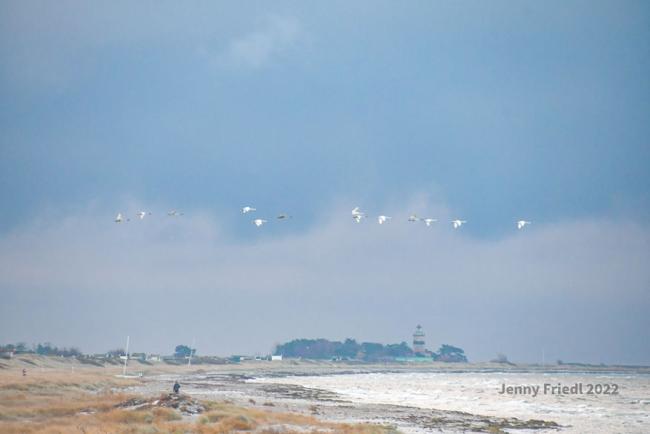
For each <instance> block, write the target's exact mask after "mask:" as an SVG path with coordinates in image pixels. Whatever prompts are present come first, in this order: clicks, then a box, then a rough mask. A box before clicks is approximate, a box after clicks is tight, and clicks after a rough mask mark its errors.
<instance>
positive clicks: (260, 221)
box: [253, 219, 266, 228]
mask: <svg viewBox="0 0 650 434" xmlns="http://www.w3.org/2000/svg"><path fill="white" fill-rule="evenodd" d="M264 223H266V220H264V219H255V220H253V224H254V225H255V226H257V227H258V228H259V227H260V226H262V225H263V224H264Z"/></svg>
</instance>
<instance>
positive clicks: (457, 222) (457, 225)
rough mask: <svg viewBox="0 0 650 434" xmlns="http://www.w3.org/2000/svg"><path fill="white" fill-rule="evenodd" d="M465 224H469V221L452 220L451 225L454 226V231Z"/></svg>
mask: <svg viewBox="0 0 650 434" xmlns="http://www.w3.org/2000/svg"><path fill="white" fill-rule="evenodd" d="M463 223H467V220H452V221H451V224H452V225H454V229H458V228H459V227H461V226H462V225H463Z"/></svg>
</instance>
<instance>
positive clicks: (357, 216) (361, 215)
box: [115, 206, 532, 229]
mask: <svg viewBox="0 0 650 434" xmlns="http://www.w3.org/2000/svg"><path fill="white" fill-rule="evenodd" d="M255 211H257V209H256V208H253V207H252V206H245V207H243V208H242V209H241V213H242V214H249V213H252V212H255ZM136 215H137V216H138V218H139V219H140V220H144V218H145V217H146V216H147V215H151V213H150V212H145V211H140V212H138V213H137V214H136ZM167 215H168V216H169V217H178V216H182V215H183V213H182V212H179V211H177V210H171V211H169V212H168V213H167ZM290 218H291V216H290V215H288V214H284V213H283V214H279V215H278V216H277V217H276V219H277V220H280V221H282V220H287V219H290ZM365 218H368V215H367V214H366V213H365V212H363V211H361V209H360V208H359V207H358V206H357V207H355V208H354V209H353V210H352V220H354V221H355V222H356V223H361V221H362V220H363V219H365ZM392 219H393V218H392V217H389V216H387V215H380V216H377V223H379V224H380V225H383V224H386V223H388V222H390V221H391V220H392ZM130 220H131V219H129V218H126V219H125V217H124V216H123V215H122V213H118V214H117V216H116V217H115V223H122V222H124V221H130ZM408 221H409V222H411V223H415V222H424V224H425V225H427V226H431V225H432V224H433V223H435V222H437V221H438V220H437V219H434V218H429V217H427V218H422V217H418V216H417V215H416V214H411V215H410V216H409V218H408ZM252 223H253V224H254V225H255V226H257V227H258V228H259V227H260V226H262V225H264V224H266V223H268V220H265V219H263V218H256V219H253V220H252ZM465 223H467V220H460V219H456V220H452V221H451V225H452V227H453V228H454V229H459V228H460V227H461V226H462V225H463V224H465ZM531 223H532V222H531V221H528V220H519V221H517V229H523V228H524V227H526V226H527V225H529V224H531Z"/></svg>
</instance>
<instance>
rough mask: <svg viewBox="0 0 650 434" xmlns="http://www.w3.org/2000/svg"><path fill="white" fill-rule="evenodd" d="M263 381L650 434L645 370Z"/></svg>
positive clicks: (572, 427)
mask: <svg viewBox="0 0 650 434" xmlns="http://www.w3.org/2000/svg"><path fill="white" fill-rule="evenodd" d="M256 381H260V382H268V383H284V384H294V385H300V386H303V387H310V388H318V389H323V390H327V391H331V392H335V393H337V394H339V395H340V396H341V397H342V398H344V399H347V400H349V401H352V402H358V403H374V404H397V405H407V406H413V407H420V408H425V409H439V410H453V411H463V412H469V413H473V414H479V415H486V416H498V417H504V418H509V417H516V418H519V419H542V420H548V421H554V422H557V423H558V424H560V425H562V426H563V429H561V432H566V433H587V432H591V433H650V375H648V374H641V373H639V374H637V373H624V374H618V373H590V372H567V373H557V372H548V373H543V372H542V373H540V372H531V373H509V372H489V373H486V372H476V373H472V372H458V373H416V372H413V373H369V374H346V375H323V376H296V377H291V376H290V377H284V378H262V379H257V380H256ZM545 385H546V386H545ZM598 385H600V386H598ZM605 385H609V386H608V387H605ZM535 389H537V393H535ZM504 391H506V393H502V392H504ZM508 391H510V392H517V393H507V392H508ZM564 392H566V393H564ZM589 392H591V393H589ZM605 392H607V393H605ZM537 432H554V430H544V431H537Z"/></svg>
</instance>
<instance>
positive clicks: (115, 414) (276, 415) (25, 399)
mask: <svg viewBox="0 0 650 434" xmlns="http://www.w3.org/2000/svg"><path fill="white" fill-rule="evenodd" d="M140 381H142V380H140V379H137V378H119V377H116V376H115V375H113V374H112V373H110V372H107V371H106V370H104V369H101V368H84V369H78V370H75V371H74V372H71V371H69V370H68V371H61V370H58V369H57V370H54V369H46V370H41V369H33V370H30V371H29V374H28V375H27V376H23V375H22V373H21V371H20V370H19V369H15V368H14V369H11V368H3V369H0V432H2V433H6V434H54V433H66V434H67V433H71V434H73V433H79V434H99V433H102V434H106V433H111V434H112V433H116V434H117V433H120V434H122V433H133V434H136V433H179V434H180V433H183V434H222V433H223V434H225V433H234V432H258V433H280V432H281V433H284V434H293V433H304V432H330V433H341V434H352V433H359V434H389V433H396V432H397V431H396V430H395V429H394V428H393V427H391V426H384V425H376V424H365V423H361V424H356V423H336V422H327V421H322V420H320V419H318V418H316V417H315V416H312V415H308V414H298V413H287V412H281V411H272V410H265V409H264V408H262V409H260V408H251V407H242V406H238V405H235V404H233V403H231V402H228V401H225V400H218V401H195V400H194V399H192V398H190V397H188V396H185V395H182V394H180V395H175V394H167V393H165V394H162V395H154V396H142V395H135V394H133V393H126V392H124V390H125V388H127V387H130V386H138V385H139V384H140ZM265 408H266V407H265Z"/></svg>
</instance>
